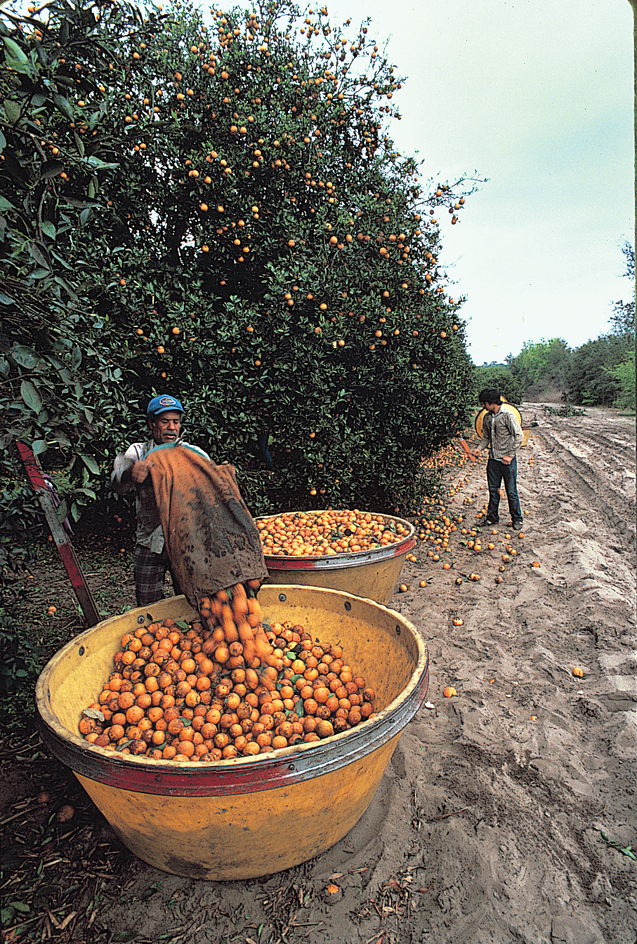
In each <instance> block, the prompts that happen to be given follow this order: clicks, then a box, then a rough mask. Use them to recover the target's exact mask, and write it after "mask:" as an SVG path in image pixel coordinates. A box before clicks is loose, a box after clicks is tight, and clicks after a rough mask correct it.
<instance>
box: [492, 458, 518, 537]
mask: <svg viewBox="0 0 637 944" xmlns="http://www.w3.org/2000/svg"><path fill="white" fill-rule="evenodd" d="M517 478H518V460H517V457H516V456H513V461H512V462H511V464H510V465H505V464H504V462H500V461H499V460H498V459H491V458H489V461H488V462H487V483H488V485H489V508H488V510H487V518H488V519H489V520H490V521H498V520H499V515H498V507H499V505H500V484H501V482H502V480H503V479H504V488H505V491H506V494H507V499H508V501H509V512H510V513H511V518H512V519H513V521H522V508H521V507H520V499H519V497H518V485H517Z"/></svg>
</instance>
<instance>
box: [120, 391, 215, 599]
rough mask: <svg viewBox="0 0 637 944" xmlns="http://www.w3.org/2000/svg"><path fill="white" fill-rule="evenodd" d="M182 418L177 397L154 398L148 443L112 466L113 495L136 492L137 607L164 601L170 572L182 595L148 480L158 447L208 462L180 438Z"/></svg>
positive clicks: (148, 414) (133, 447)
mask: <svg viewBox="0 0 637 944" xmlns="http://www.w3.org/2000/svg"><path fill="white" fill-rule="evenodd" d="M183 415H184V408H183V406H182V405H181V403H180V402H179V400H177V398H176V397H172V396H169V395H168V394H161V395H160V396H158V397H153V399H152V400H151V401H150V403H149V404H148V407H147V409H146V422H147V424H148V429H149V431H150V436H151V438H150V439H149V440H147V441H146V442H136V443H132V445H130V446H129V447H128V449H127V450H126V452H124V453H121V454H120V455H118V456H116V458H115V462H114V465H113V473H112V475H111V487H112V489H113V491H114V492H116V493H117V494H118V495H122V494H125V493H126V492H130V491H132V490H133V489H135V490H136V492H137V495H136V503H135V510H136V513H137V534H136V541H135V555H134V563H133V574H134V577H135V596H136V598H137V605H138V606H149V605H150V604H151V603H156V602H157V600H161V599H163V596H164V580H165V578H166V572H167V571H170V575H171V577H172V582H173V589H174V591H175V593H176V594H179V593H181V589H180V587H179V585H178V583H177V581H176V579H175V576H174V574H173V573H172V570H171V567H170V560H169V558H168V554H167V551H166V545H165V542H164V532H163V530H162V526H161V523H160V519H159V512H158V510H157V503H156V501H155V492H154V490H153V485H152V482H151V479H150V477H149V473H150V461H149V460H148V459H147V456H148V453H149V452H150V451H151V449H154V448H155V446H162V445H166V444H169V443H172V444H174V445H177V446H179V445H184V446H188V447H189V448H190V449H195V450H196V451H197V452H199V453H201V455H203V456H205V458H206V459H209V458H210V457H209V456H208V455H207V453H205V452H204V451H203V450H202V449H198V448H197V447H196V446H192V445H191V444H190V443H185V442H184V440H183V439H182V438H181V421H182V418H183Z"/></svg>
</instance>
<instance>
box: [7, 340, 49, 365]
mask: <svg viewBox="0 0 637 944" xmlns="http://www.w3.org/2000/svg"><path fill="white" fill-rule="evenodd" d="M8 353H9V355H10V356H11V357H12V358H13V360H14V361H15V362H16V364H19V365H20V367H26V368H27V370H33V369H34V368H37V367H44V361H43V360H42V358H41V357H38V355H37V354H36V353H35V351H33V350H32V349H31V348H30V347H26V345H24V344H14V345H13V347H12V348H11V349H10V350H9V352H8Z"/></svg>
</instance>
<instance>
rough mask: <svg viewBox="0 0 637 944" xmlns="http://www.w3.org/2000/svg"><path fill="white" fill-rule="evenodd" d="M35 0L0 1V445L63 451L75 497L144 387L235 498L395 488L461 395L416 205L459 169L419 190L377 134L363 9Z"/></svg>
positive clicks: (392, 77)
mask: <svg viewBox="0 0 637 944" xmlns="http://www.w3.org/2000/svg"><path fill="white" fill-rule="evenodd" d="M45 9H46V16H45V15H44V12H45V11H44V9H40V10H35V9H34V8H29V14H28V15H27V16H26V17H24V18H22V17H13V18H11V17H5V18H4V19H0V27H1V28H0V33H1V34H2V39H3V43H4V46H5V61H6V65H7V69H6V70H5V73H4V77H3V86H4V93H5V94H4V96H3V98H4V104H3V106H2V107H3V111H2V113H0V121H1V125H0V128H1V134H2V137H1V138H0V146H2V155H1V156H2V162H1V165H0V184H1V186H2V190H1V191H0V200H1V201H2V203H1V204H0V212H1V213H2V214H3V221H4V225H3V227H2V233H1V235H2V244H1V247H2V248H1V250H0V251H1V252H2V256H3V262H6V263H7V266H6V268H5V270H4V271H5V272H6V273H7V276H6V278H5V283H4V287H3V290H4V294H3V298H2V299H1V301H2V303H3V304H4V305H5V310H6V312H7V316H8V317H7V323H8V324H9V325H10V331H9V333H8V342H7V344H6V345H5V349H6V351H7V353H6V355H5V356H4V360H3V361H2V364H0V370H1V371H2V379H3V386H4V391H5V394H4V395H3V399H4V402H5V404H6V405H7V407H8V409H9V414H10V420H11V422H10V423H9V424H8V425H9V426H10V429H9V430H8V431H5V445H8V444H9V442H10V439H11V437H12V436H14V435H16V434H21V435H27V436H28V437H29V438H31V439H32V440H35V441H36V442H37V444H38V446H37V448H38V451H39V452H40V454H41V456H42V457H43V458H44V459H45V461H49V462H53V460H54V459H55V461H57V462H58V463H59V462H62V463H63V465H64V467H65V468H66V469H67V470H68V469H69V468H70V469H72V470H74V472H75V475H76V477H77V475H79V474H81V481H79V482H76V490H75V491H74V493H73V497H74V498H75V500H76V501H77V502H78V509H77V513H79V503H80V502H81V501H82V500H83V499H82V497H81V493H80V492H79V491H78V490H79V489H81V488H84V493H83V494H84V496H85V497H87V496H89V497H90V487H91V485H92V483H93V479H92V477H93V478H95V469H96V463H97V465H98V466H99V469H100V472H101V474H102V475H104V474H105V472H106V470H107V468H108V465H109V463H110V460H111V458H112V454H113V451H114V450H115V448H116V447H118V446H120V445H122V444H123V442H125V441H126V438H129V437H130V435H131V426H132V424H133V423H134V424H139V420H138V416H139V414H140V413H141V410H142V409H143V405H144V404H145V402H146V400H147V398H148V397H149V396H150V395H152V394H154V393H155V392H160V391H161V390H164V389H166V390H169V391H171V392H174V393H176V394H177V395H178V396H179V397H180V398H183V399H184V400H185V401H186V403H187V406H188V431H189V438H190V439H192V440H193V441H195V442H198V443H200V444H201V445H203V446H204V447H206V448H208V449H209V451H210V452H211V453H212V454H213V455H214V457H215V458H216V459H217V460H218V461H222V460H229V461H232V462H234V463H235V464H236V465H237V466H238V468H239V471H240V474H241V476H242V482H243V489H244V493H245V494H246V497H247V499H248V502H249V504H250V506H251V508H252V509H253V510H254V511H255V512H261V511H266V510H271V509H274V508H281V509H282V508H284V507H287V508H289V507H312V506H314V507H321V506H325V505H328V504H329V505H353V504H358V505H366V506H368V507H373V508H375V509H378V510H383V509H393V508H395V507H398V508H400V509H401V511H403V512H404V513H408V512H410V511H412V510H414V509H415V508H416V505H417V502H418V499H419V494H421V493H422V488H423V480H422V477H421V460H422V458H423V457H424V456H426V455H428V454H429V453H431V452H432V451H433V450H434V449H436V448H437V447H439V446H440V445H441V444H443V443H445V442H447V441H448V440H449V438H450V437H452V436H453V435H454V434H455V432H456V431H457V430H458V429H461V428H463V426H464V425H465V423H466V422H467V420H468V416H467V414H466V400H467V394H468V392H469V391H470V389H471V374H472V365H471V363H470V360H469V358H468V356H467V353H466V350H465V337H464V325H463V322H462V319H461V317H460V314H459V310H460V307H461V299H456V300H454V299H452V298H451V297H449V296H450V286H449V282H448V280H447V279H446V276H445V274H444V270H443V266H442V263H441V261H440V252H441V240H440V221H441V220H442V219H447V214H448V215H449V222H450V224H452V225H453V224H455V223H456V222H457V221H458V219H459V214H460V212H461V210H462V208H463V205H464V202H465V198H466V196H467V195H468V193H470V192H471V190H472V187H473V184H472V182H469V183H467V182H465V181H457V182H455V183H453V184H448V183H442V182H440V183H438V182H432V183H431V185H430V187H429V188H428V189H427V190H423V187H422V185H421V183H420V182H419V176H420V174H419V167H418V165H417V164H416V162H415V161H414V160H413V159H412V158H409V157H403V156H402V155H401V154H400V153H399V152H398V151H397V149H396V146H395V144H394V143H393V141H392V139H391V138H390V136H389V133H388V124H389V122H390V120H391V119H398V118H399V117H400V116H399V114H398V112H397V110H396V106H395V96H396V95H397V93H398V91H399V90H400V88H401V86H402V84H403V82H402V80H401V79H400V78H399V77H398V76H397V75H396V72H395V69H394V67H393V66H391V65H390V64H389V63H388V62H387V60H386V58H385V56H384V55H383V53H382V52H381V51H380V50H379V48H378V46H377V45H376V43H375V42H374V40H373V39H372V38H370V34H369V29H370V26H369V23H366V24H363V25H362V26H361V27H360V28H357V29H354V28H352V26H351V23H350V22H349V21H348V22H347V23H346V24H343V25H342V26H338V27H337V26H334V25H332V24H331V23H330V20H329V16H328V11H327V9H326V8H321V9H317V10H314V9H307V10H305V11H300V10H299V9H298V8H296V7H295V6H294V5H293V4H291V3H289V2H288V0H272V2H270V3H263V4H258V5H257V6H256V8H255V10H254V11H253V12H250V11H248V12H246V11H244V10H234V11H230V12H222V11H220V10H214V9H213V11H212V14H211V17H210V18H209V20H208V22H205V21H204V19H203V17H202V16H201V15H200V14H199V13H198V12H197V11H196V10H194V9H192V8H190V7H187V6H183V5H176V6H175V7H174V8H172V9H171V10H168V11H166V12H163V11H161V10H160V9H159V8H156V9H153V10H150V11H148V12H146V13H143V14H142V13H140V12H139V11H136V10H135V9H134V8H133V7H129V6H127V5H124V4H114V5H111V4H110V3H104V4H103V5H99V4H90V3H86V2H81V0H76V3H75V4H73V3H64V4H58V3H57V0H55V2H53V3H52V4H48V5H47V6H46V8H45ZM25 313H26V314H27V315H28V316H29V317H28V320H29V332H27V336H26V339H25V337H24V336H23V335H21V333H20V332H21V331H22V328H23V326H24V316H25ZM21 325H22V327H21ZM25 340H26V343H25ZM268 441H269V450H266V449H265V448H264V447H265V446H266V444H267V443H268Z"/></svg>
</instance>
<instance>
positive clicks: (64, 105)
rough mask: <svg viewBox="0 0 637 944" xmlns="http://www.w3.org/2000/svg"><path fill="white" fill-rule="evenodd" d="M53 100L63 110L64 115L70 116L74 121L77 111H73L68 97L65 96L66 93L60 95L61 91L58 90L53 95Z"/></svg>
mask: <svg viewBox="0 0 637 944" xmlns="http://www.w3.org/2000/svg"><path fill="white" fill-rule="evenodd" d="M53 101H54V103H55V106H56V107H57V108H58V109H59V110H60V111H61V112H62V114H63V115H64V117H65V118H68V119H69V120H70V121H73V119H74V118H75V112H74V111H73V109H72V107H71V103H70V102H69V100H68V98H65V97H64V95H60V94H59V92H56V93H55V95H54V96H53Z"/></svg>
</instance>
